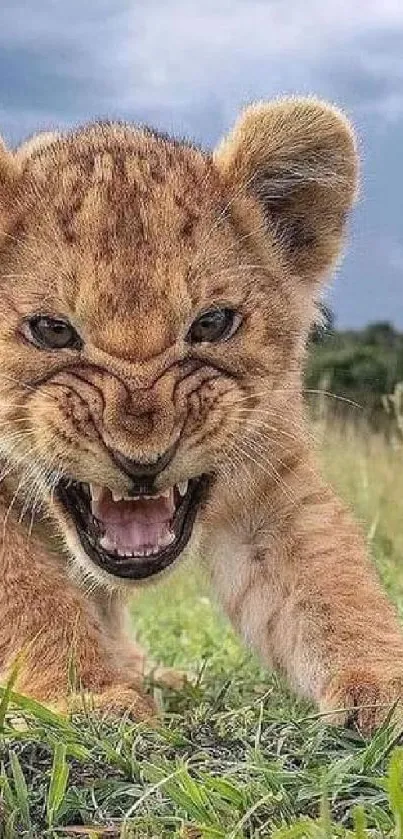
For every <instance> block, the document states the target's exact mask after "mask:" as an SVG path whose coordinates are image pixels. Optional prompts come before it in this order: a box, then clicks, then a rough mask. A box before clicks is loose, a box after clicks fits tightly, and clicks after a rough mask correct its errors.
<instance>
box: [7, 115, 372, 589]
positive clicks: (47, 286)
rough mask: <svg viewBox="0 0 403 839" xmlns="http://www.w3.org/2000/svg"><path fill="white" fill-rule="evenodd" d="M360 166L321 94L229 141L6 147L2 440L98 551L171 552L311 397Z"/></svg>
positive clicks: (95, 562) (117, 563)
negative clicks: (255, 437)
mask: <svg viewBox="0 0 403 839" xmlns="http://www.w3.org/2000/svg"><path fill="white" fill-rule="evenodd" d="M356 168H357V167H356V152H355V147H354V140H353V136H352V132H351V130H350V128H349V126H348V124H347V122H346V120H345V119H344V117H343V116H342V115H341V114H340V113H339V112H338V111H336V110H334V109H333V108H331V107H329V106H327V105H325V104H323V103H321V102H318V101H316V100H311V99H307V100H303V99H302V100H298V99H290V100H283V101H278V102H274V103H268V104H258V105H254V106H252V107H250V108H248V109H247V110H246V111H245V112H244V113H243V115H242V116H241V118H240V120H239V122H238V123H237V124H236V126H235V128H234V130H233V132H232V134H230V136H229V137H228V138H227V139H225V140H224V141H223V142H222V143H221V145H220V146H219V147H218V149H217V150H216V152H215V153H214V154H213V155H211V154H207V153H203V152H202V151H200V150H199V149H197V148H194V147H193V146H191V145H187V144H186V143H183V144H182V143H178V142H176V141H174V140H171V139H170V138H167V137H165V136H161V135H159V134H156V133H154V132H152V131H149V130H147V129H141V128H135V127H132V126H130V125H120V124H109V123H106V124H96V125H90V126H87V127H84V128H82V129H80V130H78V131H75V132H74V133H71V134H67V135H66V136H52V135H46V136H43V137H41V136H39V137H38V138H35V139H34V140H33V141H30V142H28V143H27V144H26V145H25V146H22V147H21V148H20V149H19V150H17V152H15V153H11V152H8V151H7V150H6V149H5V148H4V147H3V146H1V147H0V248H1V252H0V295H1V298H0V299H1V309H0V359H1V373H0V381H1V394H2V398H1V409H0V423H1V425H0V450H1V452H2V456H3V457H4V458H5V459H6V461H7V463H8V466H9V468H15V469H16V470H17V473H18V474H19V475H20V476H21V488H22V491H23V494H24V497H27V498H28V501H30V502H32V503H35V500H37V499H38V498H40V499H41V500H42V501H43V499H46V503H47V504H48V505H49V506H50V509H51V510H52V512H53V514H54V516H55V517H56V518H57V520H58V522H59V525H60V526H61V529H62V532H63V534H64V536H65V539H66V542H67V545H68V547H69V550H70V552H71V553H72V554H73V555H74V557H75V558H76V559H77V560H78V562H79V563H80V564H81V565H84V566H85V567H86V568H87V569H88V568H90V569H93V570H94V573H95V571H96V570H97V572H98V574H99V575H101V576H104V578H105V572H106V573H107V574H109V575H114V576H115V577H120V578H127V579H141V578H146V577H149V576H152V575H154V574H156V573H157V572H160V571H161V570H163V569H164V568H166V567H167V566H169V565H170V564H171V563H172V562H173V561H174V560H175V559H176V557H177V556H178V555H179V554H180V553H181V552H182V550H183V548H184V547H185V545H186V544H187V542H188V540H189V538H190V536H191V533H192V528H193V524H194V521H195V518H196V516H197V515H198V511H199V510H200V509H202V507H203V502H204V500H205V499H208V497H209V494H210V493H212V492H213V493H214V492H217V482H218V483H219V479H221V480H225V475H228V474H229V473H228V467H229V464H230V463H232V464H234V462H235V463H237V459H238V461H239V462H240V465H241V461H242V452H244V454H245V453H246V450H247V446H248V435H249V434H251V433H254V429H256V428H259V427H260V428H261V429H262V428H263V427H264V425H265V423H266V425H267V416H269V419H270V417H271V423H272V424H273V426H274V428H275V422H274V419H275V418H276V417H277V424H278V422H279V417H280V406H282V407H281V410H283V411H285V412H286V411H292V404H293V403H294V404H296V402H297V401H298V399H299V398H300V397H299V393H298V389H299V388H300V366H301V358H302V354H303V347H304V344H305V341H306V336H307V332H308V330H309V328H310V325H311V322H312V318H313V313H314V300H315V296H316V294H317V290H318V284H319V282H320V279H321V278H322V276H323V275H324V274H325V273H326V272H327V271H328V270H329V268H330V267H331V266H332V265H333V264H334V262H335V260H336V259H337V257H338V253H339V247H340V241H341V236H342V232H343V227H344V224H345V219H346V214H347V212H348V210H349V208H350V206H351V204H352V202H353V199H354V194H355V190H356ZM287 390H288V392H289V393H291V394H292V399H291V400H290V399H288V401H286V402H284V393H286V392H287ZM264 406H266V409H267V410H270V412H271V413H270V414H266V412H265V410H264ZM287 406H288V407H287ZM276 411H277V413H276ZM256 452H257V449H256Z"/></svg>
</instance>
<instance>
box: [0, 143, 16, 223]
mask: <svg viewBox="0 0 403 839" xmlns="http://www.w3.org/2000/svg"><path fill="white" fill-rule="evenodd" d="M19 179H20V167H19V165H18V162H17V161H16V159H15V157H14V155H13V154H12V152H10V151H8V149H6V146H5V145H4V143H3V140H2V139H1V137H0V237H1V233H2V231H4V229H5V228H6V227H7V225H8V222H9V220H10V219H11V218H12V217H13V216H14V214H15V211H16V206H15V205H16V201H15V199H16V187H17V183H18V181H19Z"/></svg>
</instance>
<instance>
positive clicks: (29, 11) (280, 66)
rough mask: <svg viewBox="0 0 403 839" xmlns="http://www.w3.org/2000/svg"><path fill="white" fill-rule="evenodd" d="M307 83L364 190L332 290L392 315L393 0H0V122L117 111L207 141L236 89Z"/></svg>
mask: <svg viewBox="0 0 403 839" xmlns="http://www.w3.org/2000/svg"><path fill="white" fill-rule="evenodd" d="M281 93H315V94H317V95H320V96H323V97H326V98H328V99H330V100H332V101H334V102H336V103H338V104H339V105H342V106H343V107H344V108H345V109H346V110H347V112H348V114H349V115H350V117H351V118H352V119H353V121H354V123H355V125H356V127H357V129H358V132H359V135H360V138H361V152H362V158H363V194H362V198H361V202H360V206H359V208H358V210H357V211H356V214H355V220H354V223H353V226H352V230H351V241H350V246H349V253H348V255H347V257H346V259H345V261H344V263H343V266H342V269H341V270H340V271H339V275H338V277H337V278H336V281H335V283H334V285H333V289H332V292H331V295H330V300H331V302H332V305H333V306H334V308H335V310H336V313H337V318H338V323H339V325H340V326H353V327H355V326H360V325H362V324H364V323H366V322H368V321H374V320H381V319H382V320H385V319H387V320H391V321H393V322H394V323H395V324H396V325H398V326H400V327H403V0H203V2H201V0H197V2H196V0H142V1H141V0H137V2H136V0H86V2H85V0H84V1H83V0H68V2H67V1H66V0H35V2H34V0H31V2H29V0H26V2H22V0H2V2H1V8H0V130H1V132H2V133H3V136H4V137H5V138H6V140H8V141H9V142H10V143H16V142H18V141H19V140H21V139H22V138H23V137H25V136H27V135H29V134H31V133H33V132H34V131H35V130H37V129H44V128H53V127H55V126H59V127H60V126H62V127H65V126H69V125H74V124H77V123H79V122H82V121H87V120H88V119H90V118H94V117H97V118H99V117H119V118H124V119H130V120H134V121H140V122H144V121H146V122H148V123H150V124H151V125H153V126H155V127H158V128H163V129H164V130H168V131H171V132H173V133H175V134H176V135H181V136H183V135H186V136H188V137H190V138H192V139H195V140H197V141H198V142H202V143H204V144H206V145H209V146H210V145H213V144H214V143H215V142H216V141H217V139H218V138H219V136H220V135H221V134H222V133H224V132H226V131H227V130H228V128H229V127H230V125H231V123H232V121H233V119H234V117H235V115H236V113H237V111H238V110H239V108H240V107H241V106H242V105H243V104H244V103H246V102H248V101H250V100H252V99H256V98H265V97H267V98H269V97H272V96H276V95H278V94H281Z"/></svg>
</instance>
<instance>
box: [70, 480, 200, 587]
mask: <svg viewBox="0 0 403 839" xmlns="http://www.w3.org/2000/svg"><path fill="white" fill-rule="evenodd" d="M206 481H207V479H206V477H202V478H197V479H191V480H189V481H184V482H182V483H180V484H177V485H175V486H174V487H170V488H169V489H167V490H165V491H164V492H161V493H158V494H155V495H145V496H144V495H143V496H135V497H133V498H130V497H124V498H123V497H121V496H118V495H116V493H112V492H111V491H110V490H109V489H108V488H106V487H100V486H96V485H94V484H83V483H76V482H71V481H69V482H64V481H62V482H61V483H60V484H59V487H58V497H59V499H60V501H61V502H62V504H63V506H64V507H65V509H67V511H68V513H69V514H70V516H71V517H72V518H73V520H74V524H75V526H76V529H77V533H78V536H79V538H80V541H81V544H82V546H83V548H84V550H85V552H86V554H87V555H88V556H89V557H90V559H91V560H92V561H93V562H95V563H96V564H97V565H99V566H100V567H101V568H103V569H104V570H105V571H107V572H108V573H109V574H113V575H114V576H116V577H125V578H129V579H145V578H146V577H151V576H153V575H154V574H158V573H159V572H160V571H162V570H164V568H167V567H168V566H169V565H171V563H172V562H174V560H175V559H176V558H177V557H178V556H179V554H180V553H181V552H182V551H183V549H184V548H185V546H186V544H187V542H188V541H189V539H190V536H191V533H192V528H193V524H194V521H195V518H196V513H197V509H198V506H199V504H200V501H201V499H202V496H203V490H204V488H205V486H206Z"/></svg>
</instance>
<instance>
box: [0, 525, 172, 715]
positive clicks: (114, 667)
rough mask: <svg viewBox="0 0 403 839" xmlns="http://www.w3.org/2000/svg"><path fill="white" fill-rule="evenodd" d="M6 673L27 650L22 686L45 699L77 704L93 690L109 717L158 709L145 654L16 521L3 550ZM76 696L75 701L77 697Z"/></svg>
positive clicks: (0, 601)
mask: <svg viewBox="0 0 403 839" xmlns="http://www.w3.org/2000/svg"><path fill="white" fill-rule="evenodd" d="M0 575H1V586H0V619H1V635H0V670H1V673H2V678H3V680H4V679H6V678H7V674H8V672H9V670H10V667H11V666H12V664H13V662H14V661H15V659H16V656H17V655H18V654H19V653H22V654H21V656H20V661H19V673H18V680H17V689H18V690H19V691H21V692H22V693H26V694H28V695H31V696H33V697H35V698H37V699H39V700H41V701H44V702H48V703H52V704H58V705H60V706H61V707H63V708H66V707H67V706H68V705H69V704H70V706H71V707H77V705H78V704H80V701H81V699H80V698H81V695H84V694H85V693H86V692H90V693H91V695H92V699H91V700H90V701H91V703H92V704H93V705H94V706H95V707H96V708H98V709H100V710H105V711H106V712H113V713H122V712H125V711H127V712H129V713H130V714H131V715H132V716H133V717H135V718H144V717H149V716H150V715H151V714H153V712H154V711H155V708H154V704H153V701H152V699H151V697H149V696H147V694H146V693H145V691H144V689H143V687H142V674H143V671H144V656H143V654H142V653H141V651H140V650H138V649H137V648H135V647H134V645H133V646H129V642H128V640H127V637H126V636H125V633H124V632H123V631H121V627H120V625H119V620H118V618H119V615H118V613H117V610H116V615H109V618H116V623H114V622H113V621H112V620H110V619H108V615H107V614H106V612H105V609H103V608H101V604H100V603H99V598H98V602H97V600H96V599H95V600H93V601H91V600H90V599H89V598H87V597H85V595H84V594H83V593H82V592H81V591H80V590H79V589H78V588H77V587H76V586H75V585H74V584H73V583H72V582H71V581H70V580H69V578H68V576H67V574H66V571H65V567H64V560H63V558H62V557H58V556H52V555H50V554H48V553H47V552H46V551H45V550H44V548H43V547H42V545H41V544H40V542H39V541H38V540H37V539H36V538H31V539H29V540H28V537H27V534H26V532H24V531H23V530H22V528H21V527H20V526H19V525H18V524H17V523H16V522H11V521H10V522H9V525H8V527H7V529H6V532H5V539H4V543H3V545H2V546H1V547H0ZM69 694H70V698H69Z"/></svg>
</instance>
